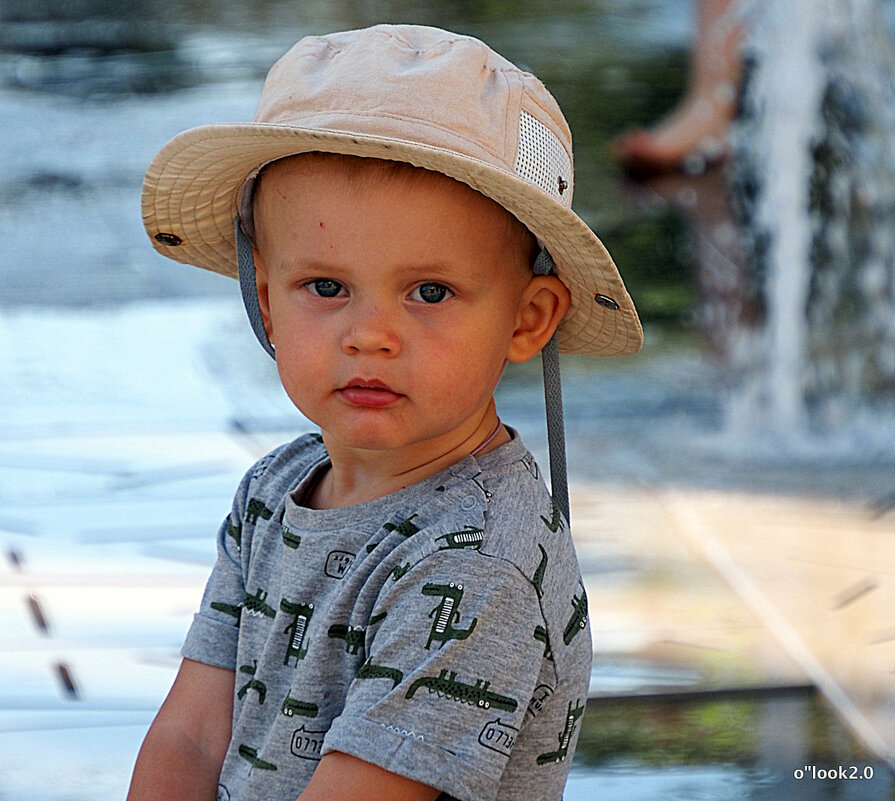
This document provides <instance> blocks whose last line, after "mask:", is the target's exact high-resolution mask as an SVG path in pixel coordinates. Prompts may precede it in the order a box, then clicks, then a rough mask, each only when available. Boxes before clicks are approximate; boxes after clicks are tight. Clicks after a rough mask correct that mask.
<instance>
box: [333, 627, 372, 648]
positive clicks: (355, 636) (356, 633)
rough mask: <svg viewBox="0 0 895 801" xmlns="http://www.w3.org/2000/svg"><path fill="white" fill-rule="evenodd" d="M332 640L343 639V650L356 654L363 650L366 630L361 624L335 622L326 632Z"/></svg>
mask: <svg viewBox="0 0 895 801" xmlns="http://www.w3.org/2000/svg"><path fill="white" fill-rule="evenodd" d="M326 633H327V635H328V636H329V637H331V638H332V639H334V640H345V652H346V653H349V654H352V655H354V654H356V653H357V652H358V650H363V647H364V640H365V638H366V636H367V630H366V629H365V628H364V627H363V626H346V625H345V624H344V623H335V624H334V625H332V626H330V627H329V631H327V632H326Z"/></svg>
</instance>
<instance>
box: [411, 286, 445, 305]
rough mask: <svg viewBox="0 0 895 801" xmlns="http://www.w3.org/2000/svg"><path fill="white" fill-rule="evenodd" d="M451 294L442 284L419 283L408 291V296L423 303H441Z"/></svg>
mask: <svg viewBox="0 0 895 801" xmlns="http://www.w3.org/2000/svg"><path fill="white" fill-rule="evenodd" d="M453 294H454V293H453V292H451V290H450V289H448V288H447V287H446V286H445V285H444V284H420V285H419V286H418V287H417V288H416V289H414V290H413V292H411V293H410V298H411V299H412V300H421V301H423V302H425V303H441V301H443V300H446V299H447V298H449V297H451V296H452V295H453Z"/></svg>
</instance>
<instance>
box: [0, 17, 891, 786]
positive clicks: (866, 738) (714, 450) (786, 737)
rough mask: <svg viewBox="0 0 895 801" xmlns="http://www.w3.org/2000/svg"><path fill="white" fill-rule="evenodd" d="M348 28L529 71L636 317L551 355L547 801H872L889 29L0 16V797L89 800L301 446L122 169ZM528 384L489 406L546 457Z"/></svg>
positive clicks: (265, 382)
mask: <svg viewBox="0 0 895 801" xmlns="http://www.w3.org/2000/svg"><path fill="white" fill-rule="evenodd" d="M378 22H412V23H420V24H433V25H438V26H441V27H446V28H450V29H453V30H456V31H458V32H461V33H465V34H470V35H472V36H476V37H478V38H481V39H483V40H484V41H486V42H488V43H489V44H490V45H491V46H492V47H494V48H495V49H496V50H498V51H499V52H500V53H502V54H503V55H504V56H506V57H507V58H509V59H510V60H512V61H513V62H515V63H516V64H518V65H519V66H521V67H523V68H525V69H528V70H530V71H532V72H534V73H535V74H536V75H538V77H540V78H541V79H542V80H543V81H544V83H545V84H546V85H547V87H548V88H549V89H550V90H551V92H552V93H553V94H554V95H555V96H556V98H557V99H558V101H559V103H560V105H561V106H562V108H563V110H564V111H565V113H566V115H567V118H568V120H569V122H570V125H571V128H572V131H573V134H574V140H575V167H576V184H575V198H574V207H575V209H576V210H577V212H578V213H579V214H580V215H581V216H582V217H584V219H585V220H586V221H587V222H588V223H589V224H590V225H591V227H592V228H593V229H594V230H595V231H596V232H597V234H598V235H599V236H600V237H601V238H602V240H603V241H604V243H605V244H606V245H607V247H608V248H609V250H610V252H611V253H612V254H613V256H614V258H615V260H616V262H617V264H618V265H619V268H620V270H621V272H622V275H623V276H624V278H625V280H626V283H627V285H628V288H629V290H630V292H631V294H632V296H633V297H634V300H635V303H636V304H637V306H638V309H639V311H640V314H641V317H642V319H643V321H644V326H645V331H646V345H645V347H644V350H643V352H642V353H641V354H639V355H638V356H636V357H632V358H628V359H623V360H587V359H576V358H569V357H564V361H563V369H564V382H565V386H564V395H565V406H566V414H567V423H566V429H567V439H568V452H569V462H570V479H571V496H572V498H571V500H572V530H573V533H574V536H575V538H576V542H577V545H578V549H579V554H580V560H581V564H582V569H583V571H584V573H585V579H586V581H585V583H586V587H587V592H588V597H589V602H590V619H591V626H592V629H593V635H594V647H595V659H594V671H593V677H592V685H591V698H590V700H589V702H588V714H587V715H586V716H585V717H584V719H583V723H582V730H581V735H580V742H579V747H578V751H577V753H576V755H575V762H574V764H573V769H572V774H571V778H570V781H569V785H568V788H567V793H566V797H567V798H568V799H574V798H597V797H599V798H605V799H616V798H618V799H620V798H625V799H655V798H669V799H672V798H681V799H692V798H718V799H788V798H800V799H802V798H805V799H813V798H818V799H821V798H823V799H827V798H829V799H832V798H837V799H840V798H841V799H889V798H893V797H895V781H893V775H892V772H891V770H892V767H893V766H895V613H893V610H895V83H893V80H895V60H893V50H892V32H893V30H895V2H892V1H891V0H880V1H879V2H877V1H876V0H733V1H732V2H731V1H730V0H702V1H701V2H697V0H692V2H691V0H567V2H560V3H557V2H551V3H548V2H541V0H515V2H504V1H503V0H485V1H480V2H475V3H473V2H456V0H455V1H454V2H446V1H444V0H442V1H440V2H437V1H436V0H428V2H414V3H410V2H399V1H398V0H377V1H374V0H359V1H358V2H323V1H322V0H319V1H318V0H308V1H306V2H302V3H297V2H289V1H288V0H281V1H280V2H274V1H272V0H271V1H267V0H260V2H255V3H252V4H246V3H235V2H232V1H231V0H195V1H194V2H167V1H166V2H160V1H158V0H147V1H146V2H142V3H140V4H126V3H118V4H113V3H109V2H101V0H86V1H85V2H77V0H67V2H64V3H63V2H61V1H60V2H55V0H42V1H41V0H3V2H0V133H2V137H0V188H2V191H0V243H2V246H3V259H2V260H0V386H2V393H0V548H2V551H3V555H2V559H3V561H2V563H0V611H2V620H3V621H4V622H3V624H2V625H3V637H2V639H0V642H2V643H3V647H2V649H0V665H2V668H3V674H4V675H5V677H6V681H5V682H4V684H3V687H2V689H0V800H3V801H7V800H8V801H22V800H24V799H28V800H29V801H42V800H43V799H47V801H50V800H52V801H57V800H58V801H62V800H63V799H64V800H65V801H81V800H82V799H83V801H100V800H103V801H104V800H105V799H112V798H123V797H124V794H125V792H126V788H127V783H128V780H129V776H130V770H131V768H132V765H133V760H134V758H135V756H136V752H137V749H138V748H139V744H140V742H141V740H142V737H143V735H144V734H145V731H146V728H147V726H148V725H149V723H150V721H151V720H152V717H153V715H154V712H155V710H156V709H157V708H158V706H159V704H160V703H161V701H162V700H163V698H164V695H165V693H166V691H167V688H168V686H170V682H171V680H172V679H173V675H174V671H175V670H176V667H177V664H178V662H179V657H178V649H179V645H180V642H181V640H182V638H183V636H184V634H185V632H186V629H187V627H188V625H189V622H190V619H191V616H192V613H193V611H194V610H195V608H196V606H197V605H198V601H199V598H200V596H201V591H202V587H203V586H204V581H205V579H206V577H207V574H208V571H209V569H210V566H211V564H212V563H213V559H214V542H213V539H214V533H215V531H216V530H217V527H218V524H219V522H220V520H221V519H222V518H223V516H224V515H225V514H226V512H227V511H228V510H229V506H230V501H231V497H232V493H233V490H234V488H235V486H236V484H237V482H238V480H239V478H240V477H241V475H242V474H243V472H244V471H245V470H246V469H247V468H248V466H249V465H250V464H251V463H252V462H253V461H254V460H256V459H257V458H259V457H260V456H261V455H263V454H264V453H265V452H267V450H269V449H270V448H272V447H274V446H275V445H277V444H279V443H280V442H282V441H285V440H286V439H289V438H291V437H293V436H294V435H295V434H297V433H298V432H300V431H303V430H307V429H308V428H309V424H308V423H307V421H306V420H304V419H303V418H302V417H301V415H300V414H299V413H298V412H297V411H296V410H295V409H294V408H293V407H292V406H291V404H290V403H289V401H288V399H287V398H286V397H285V395H284V394H283V392H282V390H281V388H280V387H279V384H278V381H277V377H276V374H275V371H274V368H273V365H272V364H270V363H269V359H268V358H267V357H266V356H265V355H264V354H263V352H262V351H261V349H260V348H259V347H258V345H257V343H255V342H254V340H253V337H252V334H251V333H250V330H249V327H248V325H247V324H246V321H245V319H244V312H243V311H242V309H241V301H240V300H239V297H238V292H237V289H236V284H235V283H234V282H232V281H231V280H229V279H225V278H222V277H220V276H217V275H213V274H210V273H205V272H204V271H201V270H198V269H193V268H187V267H184V266H183V265H179V264H175V263H174V262H169V261H167V260H166V259H164V258H162V257H161V256H158V255H157V254H156V253H155V252H154V251H153V250H152V248H151V246H150V244H149V241H148V239H147V238H146V235H145V233H144V232H143V229H142V225H141V220H140V206H139V195H140V184H141V181H142V176H143V172H144V170H145V169H146V166H147V165H148V163H149V161H150V160H151V158H152V157H153V155H154V154H155V153H156V152H157V150H158V149H159V148H160V147H161V146H162V145H163V144H164V143H165V142H166V141H167V140H168V139H170V138H171V137H172V136H173V135H175V134H176V133H178V132H180V131H182V130H184V129H186V128H189V127H192V126H195V125H200V124H205V123H212V122H225V121H239V120H247V119H250V118H251V116H252V114H253V112H254V107H255V103H256V102H257V98H258V95H259V93H260V89H261V84H262V82H263V79H264V76H265V74H266V72H267V70H268V69H269V67H270V66H271V64H272V63H273V62H274V61H275V60H276V59H277V58H278V57H279V56H280V55H281V54H282V53H283V52H284V51H285V50H286V49H287V48H288V47H289V46H290V45H291V44H292V43H294V42H295V41H296V40H297V39H298V38H300V37H301V36H303V35H306V34H315V33H323V32H329V31H334V30H339V29H347V28H354V27H363V26H366V25H370V24H375V23H378ZM725 65H726V66H725ZM719 109H720V111H719ZM669 115H670V116H669ZM700 126H704V130H703V128H700ZM638 129H639V130H638ZM682 131H683V132H685V133H686V135H682V134H681V132H682ZM694 131H696V132H697V133H698V135H690V134H692V133H693V132H694ZM688 136H689V139H688ZM541 392H542V390H541V383H540V375H539V366H538V365H537V364H536V363H532V364H529V365H522V366H516V367H514V368H513V369H512V370H508V372H507V374H506V375H505V377H504V379H503V381H502V384H501V387H500V388H499V391H498V406H499V409H500V412H501V416H502V418H503V419H504V420H505V421H506V422H508V423H510V424H511V425H513V426H515V427H516V428H517V429H519V430H520V431H521V433H522V435H523V437H524V439H525V441H526V443H527V444H528V446H529V447H530V448H531V449H532V450H533V452H534V453H535V455H536V456H537V457H538V460H539V462H540V463H541V465H542V467H543V468H545V469H546V467H547V458H546V443H545V432H544V426H543V400H542V395H541ZM840 765H842V766H846V767H849V766H854V768H855V771H854V772H852V773H850V774H849V773H848V772H847V777H845V778H844V777H842V776H841V774H839V773H837V774H836V778H828V777H827V776H826V773H824V774H823V775H820V774H819V772H820V771H826V770H828V769H837V770H838V767H839V766H840ZM800 773H801V776H800V775H799V774H800Z"/></svg>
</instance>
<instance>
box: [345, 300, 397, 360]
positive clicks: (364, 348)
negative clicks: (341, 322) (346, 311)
mask: <svg viewBox="0 0 895 801" xmlns="http://www.w3.org/2000/svg"><path fill="white" fill-rule="evenodd" d="M353 311H354V314H353V315H352V317H351V321H350V325H349V328H348V330H347V331H346V332H345V334H344V336H343V337H342V350H343V351H344V352H345V353H349V354H351V353H376V352H379V351H382V352H383V353H386V354H388V355H392V356H396V355H397V354H398V353H399V352H400V350H401V340H400V337H399V336H398V332H397V329H396V326H395V315H394V314H393V313H389V312H388V311H387V310H386V309H385V308H384V307H383V306H381V305H378V304H372V303H371V304H365V305H361V304H358V305H357V306H356V307H355V309H354V310H353Z"/></svg>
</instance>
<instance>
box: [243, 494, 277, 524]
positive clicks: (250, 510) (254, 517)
mask: <svg viewBox="0 0 895 801" xmlns="http://www.w3.org/2000/svg"><path fill="white" fill-rule="evenodd" d="M259 517H260V518H263V519H264V520H270V518H271V517H273V511H272V510H270V509H268V508H267V507H266V506H265V505H264V503H263V501H261V500H259V499H258V498H249V505H248V506H247V507H246V523H251V524H252V525H254V524H255V523H257V522H258V518H259Z"/></svg>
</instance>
